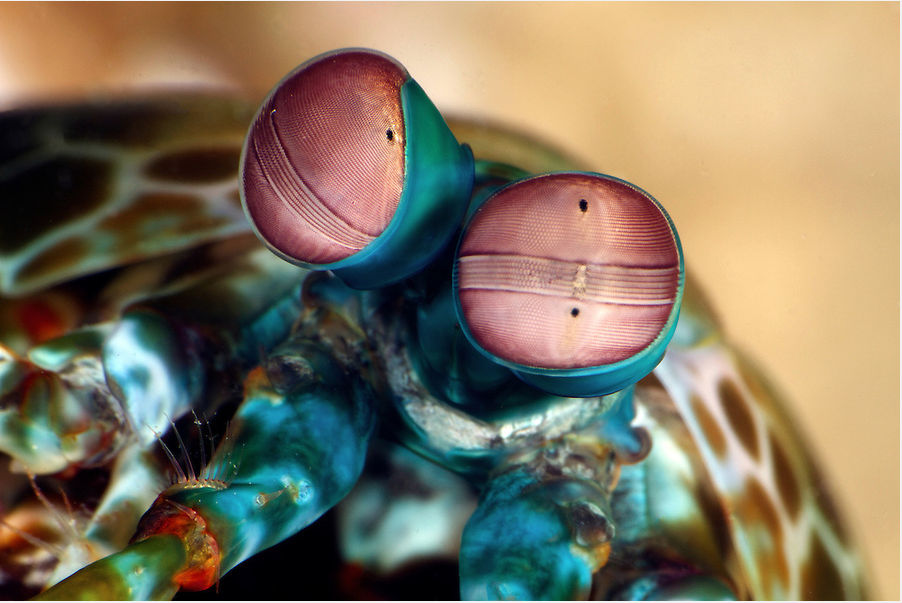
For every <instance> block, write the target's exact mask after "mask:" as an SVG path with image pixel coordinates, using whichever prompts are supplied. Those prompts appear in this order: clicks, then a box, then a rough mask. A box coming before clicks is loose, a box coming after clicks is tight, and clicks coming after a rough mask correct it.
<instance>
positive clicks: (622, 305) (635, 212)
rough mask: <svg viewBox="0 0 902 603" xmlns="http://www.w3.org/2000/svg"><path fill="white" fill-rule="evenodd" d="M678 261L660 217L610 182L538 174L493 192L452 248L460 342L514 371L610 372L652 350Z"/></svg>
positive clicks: (671, 299) (673, 291) (642, 198)
mask: <svg viewBox="0 0 902 603" xmlns="http://www.w3.org/2000/svg"><path fill="white" fill-rule="evenodd" d="M680 273H681V259H680V251H679V246H678V241H677V238H676V236H675V233H674V230H673V227H672V225H671V222H670V220H669V218H668V217H667V215H666V214H665V213H664V211H663V210H662V209H661V207H660V206H659V205H658V204H657V202H655V201H654V200H653V199H652V198H651V197H650V196H648V195H647V194H646V193H644V192H642V191H640V190H638V189H636V188H634V187H632V186H630V185H628V184H627V183H624V182H622V181H620V180H616V179H613V178H608V177H602V176H599V175H592V174H577V173H569V174H550V175H546V176H539V177H535V178H531V179H527V180H524V181H521V182H518V183H516V184H513V185H511V186H509V187H507V188H504V189H502V190H501V191H499V192H498V193H496V194H495V195H494V196H493V197H491V198H490V199H489V200H488V201H486V202H485V204H484V205H483V206H482V207H480V209H479V210H478V211H477V213H476V214H475V215H474V216H473V218H472V220H471V221H470V223H469V224H468V226H467V228H466V231H465V232H464V235H463V237H462V240H461V243H460V246H459V248H458V259H457V287H458V290H457V294H458V299H459V303H460V308H461V310H462V314H463V318H464V320H465V321H466V324H467V327H468V328H469V330H470V334H471V335H472V336H473V337H474V338H475V340H476V341H477V342H478V343H479V345H480V346H481V347H482V348H483V349H484V350H486V351H487V352H489V353H490V354H492V355H494V356H496V357H498V358H500V359H502V360H506V361H508V362H511V363H515V364H518V365H521V366H529V367H538V368H545V369H580V368H589V367H597V366H602V365H610V364H613V363H616V362H620V361H623V360H627V359H628V358H630V357H632V356H634V355H636V354H637V353H639V352H641V351H642V350H644V349H645V348H647V347H648V346H649V345H651V344H653V343H654V342H655V339H656V338H657V337H658V336H659V334H661V332H662V331H663V330H664V329H665V327H666V326H667V323H668V319H669V317H670V315H671V311H672V310H673V308H674V304H675V303H676V302H677V296H678V287H679V283H680Z"/></svg>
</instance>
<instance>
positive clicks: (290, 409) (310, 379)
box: [44, 340, 375, 599]
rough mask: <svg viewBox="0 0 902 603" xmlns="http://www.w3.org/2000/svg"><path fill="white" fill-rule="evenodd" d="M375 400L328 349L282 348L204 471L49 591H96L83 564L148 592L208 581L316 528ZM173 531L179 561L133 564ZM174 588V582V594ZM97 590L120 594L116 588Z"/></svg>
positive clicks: (338, 489)
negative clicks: (119, 546) (128, 538)
mask: <svg viewBox="0 0 902 603" xmlns="http://www.w3.org/2000/svg"><path fill="white" fill-rule="evenodd" d="M373 402H374V400H373V393H372V391H371V390H370V389H369V387H368V386H367V385H365V383H364V381H363V379H362V378H361V377H360V376H359V374H358V373H356V372H353V371H349V370H347V369H345V367H344V365H343V364H342V363H340V362H338V361H337V360H336V359H335V358H334V357H333V356H332V355H331V354H330V353H329V352H328V351H327V350H326V348H325V347H323V346H320V345H318V344H316V343H311V342H309V341H304V340H294V341H292V340H290V341H289V342H287V343H286V344H283V345H282V346H280V347H279V348H277V349H276V350H275V351H274V353H273V354H272V355H271V356H270V358H269V360H268V362H267V364H266V365H265V366H263V367H258V368H256V369H254V370H253V371H251V373H250V374H249V376H248V378H247V381H246V382H245V399H244V402H243V403H242V404H241V406H240V407H239V409H238V411H237V413H236V414H235V418H234V419H233V421H232V424H231V432H232V433H231V435H230V436H229V437H228V439H227V440H226V441H224V442H223V443H222V444H221V445H220V446H219V448H218V449H217V451H216V453H215V454H214V457H213V459H212V460H211V462H210V466H209V467H208V468H207V469H206V470H205V471H204V472H203V474H202V475H201V476H197V477H194V478H191V479H189V480H188V481H187V482H185V483H179V484H176V485H174V486H172V487H171V488H169V489H168V490H166V491H165V492H163V494H161V495H160V496H159V497H158V498H157V500H156V502H155V503H154V505H153V506H152V507H151V509H150V510H149V511H148V512H147V513H146V514H145V515H144V517H143V518H142V519H141V522H140V524H139V525H138V531H137V533H136V535H135V537H134V538H133V539H132V544H130V545H129V546H128V547H127V548H126V549H125V550H124V551H123V552H122V553H118V554H116V555H113V556H111V557H108V558H106V559H103V560H101V561H98V562H96V563H94V564H92V565H90V566H88V567H87V568H85V569H84V570H82V572H79V573H78V574H75V575H74V576H72V577H71V578H69V579H67V580H64V581H63V582H61V583H59V584H58V585H56V586H55V587H53V588H52V589H50V590H48V591H47V592H46V593H44V596H47V597H51V598H53V597H57V596H58V597H63V598H67V599H78V598H81V597H88V598H92V597H94V593H93V592H89V591H88V590H86V589H88V588H93V586H91V585H92V584H94V583H95V582H93V581H92V580H88V581H86V580H85V579H84V578H82V577H80V576H81V575H82V574H83V573H84V572H88V575H94V574H93V573H94V572H103V581H104V582H106V583H109V584H110V585H111V586H110V588H113V589H116V590H115V593H120V592H121V593H122V596H123V597H133V596H135V595H134V594H133V593H139V596H138V598H141V599H145V598H151V597H156V596H157V593H162V594H161V595H160V596H171V595H172V594H173V593H174V592H175V590H178V589H179V588H184V589H186V590H202V589H205V588H209V587H211V586H213V585H214V584H215V583H216V582H217V580H218V579H219V577H220V576H221V575H222V574H224V573H226V572H227V571H229V570H230V569H232V568H233V567H235V566H236V565H238V564H239V563H241V562H242V561H244V560H245V559H247V558H248V557H251V556H252V555H255V554H256V553H258V552H260V551H262V550H263V549H266V548H268V547H270V546H272V545H274V544H277V543H278V542H281V541H282V540H284V539H286V538H289V537H290V536H292V535H294V534H296V533H297V532H298V531H300V530H301V529H303V528H304V527H306V526H308V525H310V524H311V523H312V522H313V521H315V520H316V519H317V518H319V516H320V515H322V514H323V513H324V512H326V511H327V510H328V509H330V508H331V507H332V506H334V505H335V504H336V503H338V502H339V501H340V500H341V499H342V498H343V497H344V496H345V495H346V494H347V493H348V492H349V491H350V490H351V488H352V487H353V485H354V483H355V482H356V481H357V478H358V477H359V476H360V473H361V471H362V469H363V463H364V459H365V456H366V450H367V447H368V444H369V440H370V437H371V435H372V433H373V430H374V426H375V410H374V404H373ZM167 534H174V535H176V536H177V537H178V539H171V538H166V539H165V541H166V542H168V541H169V540H173V541H174V542H175V543H176V544H177V545H178V547H180V550H179V551H178V554H175V555H173V556H172V558H173V559H180V560H181V561H179V562H178V563H170V562H169V561H167V562H166V563H165V564H163V563H160V564H159V565H160V566H163V565H165V569H160V568H158V567H154V571H153V572H148V571H143V570H142V571H137V572H136V571H135V569H134V568H135V567H136V564H138V563H139V562H144V563H145V564H147V563H148V562H149V560H150V557H149V556H148V557H147V558H146V559H144V557H145V556H147V555H156V554H157V552H156V551H157V548H158V547H157V545H156V544H154V545H153V546H151V545H148V544H145V543H148V542H154V543H156V542H158V541H160V542H162V541H161V540H160V539H161V538H164V536H163V535H167ZM167 546H168V545H167ZM145 551H147V552H146V553H145ZM154 558H155V557H154ZM136 559H137V560H139V561H136ZM142 559H144V560H143V561H141V560H142ZM153 563H155V562H153ZM158 570H159V571H158ZM173 584H174V585H175V586H174V588H175V590H171V591H170V590H167V589H170V588H172V585H173ZM130 593H132V594H130ZM101 598H120V597H119V596H113V591H111V592H110V596H102V597H101Z"/></svg>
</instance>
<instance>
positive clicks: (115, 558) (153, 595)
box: [33, 534, 186, 601]
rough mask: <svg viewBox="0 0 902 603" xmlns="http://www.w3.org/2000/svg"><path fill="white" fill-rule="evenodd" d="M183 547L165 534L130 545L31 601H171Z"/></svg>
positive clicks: (180, 565) (177, 540)
mask: <svg viewBox="0 0 902 603" xmlns="http://www.w3.org/2000/svg"><path fill="white" fill-rule="evenodd" d="M185 561H186V555H185V546H184V545H183V544H182V542H181V540H179V539H178V538H177V537H175V536H173V535H170V534H165V535H161V536H154V537H153V538H148V539H146V540H142V541H141V542H137V543H135V544H131V545H129V546H128V547H126V549H125V550H123V551H122V552H121V553H116V554H115V555H110V556H109V557H106V558H104V559H101V560H100V561H95V562H94V563H92V564H91V565H89V566H87V567H86V568H84V569H82V570H81V571H79V572H77V573H75V574H73V575H72V576H70V577H69V578H67V579H66V580H64V581H63V582H60V583H59V584H57V585H56V586H53V587H51V588H49V589H47V590H45V591H44V592H43V593H41V594H40V595H38V596H37V597H35V598H34V599H33V600H35V601H73V600H74V601H128V600H131V601H142V600H144V601H146V600H151V599H153V600H163V599H171V598H172V597H173V596H174V595H175V593H177V592H178V590H179V587H178V585H177V584H176V583H175V581H174V580H173V577H174V576H175V575H176V574H178V572H179V571H180V570H181V568H182V566H184V565H185Z"/></svg>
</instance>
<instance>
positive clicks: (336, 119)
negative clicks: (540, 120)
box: [242, 49, 473, 288]
mask: <svg viewBox="0 0 902 603" xmlns="http://www.w3.org/2000/svg"><path fill="white" fill-rule="evenodd" d="M472 170H473V168H472V156H471V155H470V154H469V151H468V150H467V149H463V148H462V147H461V146H460V145H459V144H458V143H457V141H456V140H454V137H453V135H452V134H451V132H450V131H449V130H448V128H447V126H446V125H445V123H444V120H443V119H442V117H441V115H440V114H439V113H438V111H437V110H436V109H435V107H434V106H433V105H432V103H431V102H430V101H429V99H428V98H427V97H426V95H425V93H423V92H422V89H420V88H419V86H418V85H417V84H416V82H414V81H413V80H412V79H411V78H410V75H409V74H408V73H407V71H406V70H405V69H404V68H403V67H402V66H401V65H400V64H398V63H397V62H396V61H394V60H393V59H391V58H390V57H388V56H386V55H383V54H381V53H377V52H374V51H370V50H362V49H351V50H342V51H336V52H332V53H328V54H325V55H321V56H319V57H316V58H314V59H311V60H310V61H308V62H306V63H304V64H303V65H301V66H300V67H298V68H297V69H296V70H295V71H294V72H292V73H291V74H289V75H288V76H287V77H286V78H285V79H284V80H283V81H282V82H281V83H280V84H279V85H278V86H277V87H276V88H275V89H274V90H273V91H272V92H271V93H270V95H269V97H268V98H267V99H266V101H265V102H264V103H263V106H262V107H261V109H260V111H259V113H258V114H257V117H256V119H255V120H254V123H253V124H252V126H251V128H250V131H249V132H248V136H247V140H246V142H245V150H244V156H243V158H242V199H243V202H244V206H245V211H246V212H247V214H248V217H249V218H250V220H251V222H252V224H253V225H254V228H255V230H256V231H257V234H258V235H259V237H260V238H261V239H262V240H263V241H264V242H265V243H266V244H267V246H269V247H270V249H272V250H273V251H274V252H275V253H276V254H278V255H279V256H280V257H282V258H284V259H286V260H288V261H289V262H292V263H296V264H300V265H304V266H308V267H311V268H314V269H332V270H343V272H338V274H339V276H342V277H343V278H344V279H345V280H346V281H348V284H350V285H352V286H358V287H361V288H368V287H373V286H381V285H383V284H388V283H390V282H394V281H397V280H400V279H402V278H405V277H406V276H409V275H410V274H412V273H414V272H416V271H417V270H419V269H421V268H422V267H423V266H424V265H425V264H426V263H428V261H429V260H431V258H432V257H433V256H434V254H436V253H437V252H438V251H440V250H441V248H442V247H443V246H444V244H445V243H446V242H447V241H448V239H449V238H450V236H451V234H453V232H454V230H455V229H456V227H457V225H458V224H459V221H460V216H461V215H462V213H463V211H464V210H465V208H466V202H467V197H468V196H469V190H470V187H471V186H472ZM414 233H416V236H414Z"/></svg>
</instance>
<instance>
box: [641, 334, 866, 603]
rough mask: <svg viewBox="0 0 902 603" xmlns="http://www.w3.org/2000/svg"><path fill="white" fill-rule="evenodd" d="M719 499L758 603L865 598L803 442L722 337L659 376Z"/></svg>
mask: <svg viewBox="0 0 902 603" xmlns="http://www.w3.org/2000/svg"><path fill="white" fill-rule="evenodd" d="M655 375H656V376H657V377H658V378H659V379H660V381H661V382H662V383H663V385H664V387H665V389H666V390H667V392H668V394H669V395H670V397H671V398H672V400H673V404H675V406H676V408H677V409H678V410H679V412H680V415H681V416H682V417H683V420H684V421H685V424H686V426H687V427H688V429H689V431H690V432H691V433H692V436H693V439H694V441H695V445H696V446H697V447H698V451H699V453H700V454H701V457H702V459H703V461H704V463H705V466H706V468H707V471H708V472H709V474H710V476H711V480H712V482H713V484H714V486H715V488H716V490H717V491H718V492H719V496H720V499H721V505H722V508H721V509H720V510H718V512H723V513H724V514H725V516H726V518H727V520H728V521H727V524H726V525H727V526H728V529H729V538H730V539H731V540H732V542H733V543H734V546H735V548H736V551H737V554H738V556H739V559H740V567H741V575H739V576H736V577H735V580H736V582H737V584H744V585H746V588H747V589H748V592H749V594H750V595H751V596H752V597H753V598H756V599H778V600H779V599H787V600H800V599H825V598H826V599H830V598H835V597H837V596H839V594H838V593H843V594H844V595H845V596H846V597H847V598H851V599H858V598H862V597H863V596H864V593H863V592H861V590H860V588H861V585H860V582H859V577H860V572H861V567H860V561H859V559H858V558H857V557H856V555H855V553H854V548H853V547H852V546H851V542H850V541H849V538H848V535H847V534H846V532H845V530H844V528H843V526H842V525H841V524H840V521H839V517H838V514H837V513H836V511H835V509H834V508H833V506H832V503H831V502H830V497H829V496H827V495H826V484H825V482H824V479H823V477H822V476H821V475H820V474H819V473H818V472H817V470H816V468H815V466H814V464H813V462H812V460H811V459H810V458H809V457H808V454H807V452H806V451H805V448H804V445H803V442H802V441H800V440H799V437H800V436H799V433H798V431H797V430H795V429H794V426H793V424H792V421H791V420H790V418H789V417H788V416H787V415H786V414H785V412H784V411H783V410H782V408H781V407H780V405H779V404H778V403H777V402H776V399H775V397H774V395H773V394H772V392H771V391H770V390H769V388H768V387H767V386H766V385H764V381H763V380H762V378H761V377H760V376H759V375H758V374H756V373H755V372H754V370H752V369H751V368H750V366H749V364H748V363H747V361H745V360H743V359H741V358H739V357H737V356H736V355H735V352H732V351H731V350H729V349H728V348H727V347H726V346H725V345H724V344H723V342H722V340H720V338H719V337H711V338H708V339H705V340H703V341H700V342H697V343H696V344H695V345H693V346H691V347H682V346H680V345H673V344H672V345H671V347H670V348H669V349H668V352H667V355H666V356H665V359H664V361H663V362H662V363H661V365H659V367H658V368H657V369H656V370H655Z"/></svg>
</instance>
